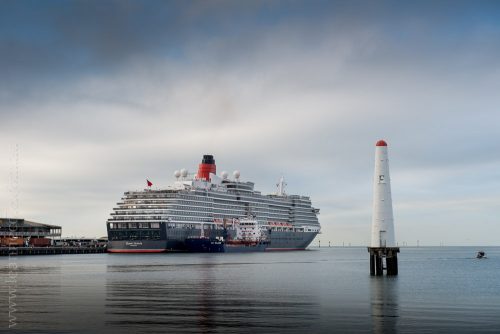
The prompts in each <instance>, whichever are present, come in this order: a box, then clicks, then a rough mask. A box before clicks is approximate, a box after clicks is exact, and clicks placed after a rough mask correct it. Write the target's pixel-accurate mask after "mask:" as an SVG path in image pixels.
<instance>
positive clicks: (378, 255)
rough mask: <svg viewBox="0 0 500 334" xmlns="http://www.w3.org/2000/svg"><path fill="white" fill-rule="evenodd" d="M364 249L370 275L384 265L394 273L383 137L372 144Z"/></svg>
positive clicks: (378, 273) (395, 250)
mask: <svg viewBox="0 0 500 334" xmlns="http://www.w3.org/2000/svg"><path fill="white" fill-rule="evenodd" d="M368 252H369V253H370V275H372V276H382V275H383V274H384V269H385V270H386V273H387V275H388V276H392V275H394V276H395V275H397V274H398V253H399V247H396V243H395V234H394V217H393V214H392V196H391V180H390V177H389V159H388V154H387V143H386V142H385V141H384V140H379V141H378V142H377V144H376V145H375V174H374V180H373V218H372V236H371V244H370V247H368ZM384 260H385V261H384ZM384 262H385V263H384Z"/></svg>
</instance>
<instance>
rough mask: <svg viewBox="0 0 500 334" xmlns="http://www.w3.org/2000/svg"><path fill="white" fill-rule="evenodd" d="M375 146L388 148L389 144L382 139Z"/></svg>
mask: <svg viewBox="0 0 500 334" xmlns="http://www.w3.org/2000/svg"><path fill="white" fill-rule="evenodd" d="M375 146H387V143H386V142H385V140H383V139H380V140H379V141H378V142H377V144H375Z"/></svg>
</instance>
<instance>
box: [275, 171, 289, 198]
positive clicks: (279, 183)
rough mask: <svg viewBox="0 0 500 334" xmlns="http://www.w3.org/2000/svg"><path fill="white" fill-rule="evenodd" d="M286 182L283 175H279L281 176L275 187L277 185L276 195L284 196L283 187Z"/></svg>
mask: <svg viewBox="0 0 500 334" xmlns="http://www.w3.org/2000/svg"><path fill="white" fill-rule="evenodd" d="M286 185H287V184H286V182H285V178H284V177H283V175H281V178H280V180H279V182H278V183H277V184H276V187H278V191H277V195H278V196H285V195H286V194H285V187H286Z"/></svg>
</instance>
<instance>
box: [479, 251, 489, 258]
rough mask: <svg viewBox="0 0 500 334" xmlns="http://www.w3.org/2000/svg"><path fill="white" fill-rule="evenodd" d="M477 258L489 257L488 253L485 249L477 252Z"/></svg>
mask: <svg viewBox="0 0 500 334" xmlns="http://www.w3.org/2000/svg"><path fill="white" fill-rule="evenodd" d="M476 259H487V257H486V253H485V252H483V251H479V252H477V255H476Z"/></svg>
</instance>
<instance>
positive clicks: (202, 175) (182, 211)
mask: <svg viewBox="0 0 500 334" xmlns="http://www.w3.org/2000/svg"><path fill="white" fill-rule="evenodd" d="M174 176H175V179H176V180H175V181H174V182H173V184H172V185H171V186H168V187H166V188H165V189H152V187H151V186H152V183H151V182H149V181H147V183H148V187H147V188H146V189H144V190H140V191H127V192H125V193H124V195H123V197H122V198H121V200H120V201H119V202H118V203H117V205H116V207H115V208H113V212H112V213H111V217H110V218H109V219H108V221H107V231H108V252H111V253H140V252H143V253H147V252H149V253H153V252H170V251H187V250H188V247H187V245H186V241H187V240H189V239H192V238H208V239H211V240H221V241H222V242H224V240H236V238H237V237H238V234H239V233H240V232H241V231H240V228H239V227H240V226H239V222H240V220H241V221H243V220H244V219H247V218H248V217H251V218H252V219H253V220H255V221H256V222H257V224H258V225H259V228H260V229H261V230H262V231H264V232H265V233H264V235H265V236H264V238H265V239H266V247H265V249H264V250H266V251H272V250H303V249H306V248H307V246H309V244H310V243H311V242H312V240H313V239H314V237H315V236H316V235H317V234H318V233H320V230H321V226H320V224H319V221H318V214H319V209H317V208H314V207H312V204H311V200H310V199H309V197H306V196H299V195H288V194H286V193H285V186H286V184H285V182H284V179H283V177H281V179H280V181H279V182H278V184H277V191H276V193H274V194H269V195H263V194H261V192H260V191H257V190H255V189H254V183H252V182H244V181H242V180H240V172H239V171H235V172H234V173H233V175H232V178H230V177H229V175H228V173H227V172H222V173H221V174H220V175H217V170H216V164H215V160H214V157H213V156H212V155H204V156H203V160H202V162H201V164H200V165H199V168H198V172H197V173H196V174H194V175H190V174H189V173H188V172H187V170H186V169H181V170H179V171H175V172H174Z"/></svg>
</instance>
